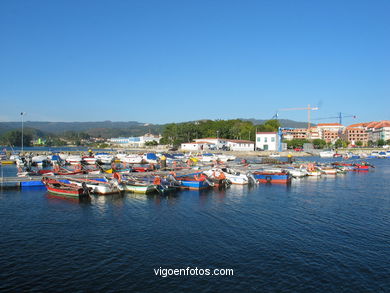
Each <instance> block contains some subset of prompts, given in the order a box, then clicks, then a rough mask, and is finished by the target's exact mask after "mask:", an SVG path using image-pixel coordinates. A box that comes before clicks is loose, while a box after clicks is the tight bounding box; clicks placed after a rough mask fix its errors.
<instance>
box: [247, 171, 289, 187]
mask: <svg viewBox="0 0 390 293" xmlns="http://www.w3.org/2000/svg"><path fill="white" fill-rule="evenodd" d="M252 174H253V176H254V177H255V179H256V180H258V181H259V182H260V183H282V184H289V183H291V178H292V176H291V174H290V173H288V172H286V171H282V172H275V173H274V172H263V171H255V172H253V173H252Z"/></svg>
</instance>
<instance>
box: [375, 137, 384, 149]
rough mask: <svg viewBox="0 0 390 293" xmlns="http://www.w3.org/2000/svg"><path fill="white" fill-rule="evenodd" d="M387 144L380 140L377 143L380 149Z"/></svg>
mask: <svg viewBox="0 0 390 293" xmlns="http://www.w3.org/2000/svg"><path fill="white" fill-rule="evenodd" d="M385 144H386V142H385V140H384V139H378V141H377V142H376V145H377V146H378V147H381V146H384V145H385Z"/></svg>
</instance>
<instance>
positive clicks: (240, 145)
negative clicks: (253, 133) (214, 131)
mask: <svg viewBox="0 0 390 293" xmlns="http://www.w3.org/2000/svg"><path fill="white" fill-rule="evenodd" d="M227 146H228V148H229V150H231V151H253V150H254V149H255V143H254V142H253V141H250V140H237V139H228V140H227Z"/></svg>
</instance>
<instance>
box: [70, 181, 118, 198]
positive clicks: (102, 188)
mask: <svg viewBox="0 0 390 293" xmlns="http://www.w3.org/2000/svg"><path fill="white" fill-rule="evenodd" d="M67 180H68V181H69V182H70V183H74V184H77V185H79V186H82V184H83V183H85V185H86V186H87V187H88V188H89V189H90V190H91V192H92V193H95V194H102V195H105V194H113V193H119V192H120V189H119V184H115V182H114V181H113V182H109V181H108V180H107V179H102V180H104V181H100V180H92V179H81V178H77V179H76V178H67ZM116 182H117V181H116Z"/></svg>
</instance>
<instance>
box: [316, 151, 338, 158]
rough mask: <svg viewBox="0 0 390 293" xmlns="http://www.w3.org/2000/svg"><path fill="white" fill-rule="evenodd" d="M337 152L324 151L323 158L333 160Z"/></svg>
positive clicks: (321, 153) (321, 154) (321, 155)
mask: <svg viewBox="0 0 390 293" xmlns="http://www.w3.org/2000/svg"><path fill="white" fill-rule="evenodd" d="M334 154H335V152H334V151H322V152H320V157H321V158H333V156H334Z"/></svg>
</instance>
